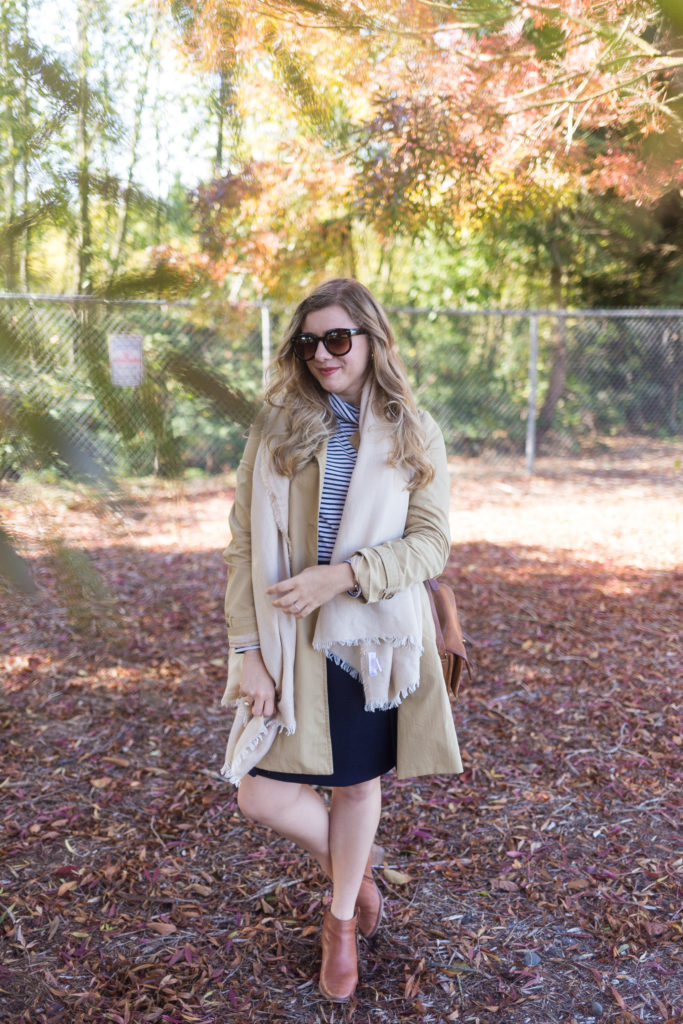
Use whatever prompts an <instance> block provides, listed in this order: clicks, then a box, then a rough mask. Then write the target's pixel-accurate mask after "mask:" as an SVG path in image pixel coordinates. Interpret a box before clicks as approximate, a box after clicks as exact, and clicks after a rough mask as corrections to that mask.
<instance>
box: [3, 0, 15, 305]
mask: <svg viewBox="0 0 683 1024" xmlns="http://www.w3.org/2000/svg"><path fill="white" fill-rule="evenodd" d="M3 6H4V5H3ZM3 15H4V17H3V28H2V41H1V43H0V45H1V46H2V76H3V78H4V81H5V83H6V84H7V83H9V82H11V81H12V80H13V74H14V72H13V71H12V69H11V68H10V63H11V61H10V19H9V14H8V12H6V11H3ZM5 119H6V123H7V150H8V157H7V163H6V165H5V173H4V181H3V183H2V184H3V193H4V195H3V219H4V222H5V229H6V230H7V229H9V230H7V234H6V239H5V253H4V259H3V260H2V262H3V263H4V270H5V288H6V289H7V291H9V292H13V291H15V290H16V287H17V254H16V244H15V237H14V230H13V229H14V217H15V212H16V195H17V160H16V132H15V124H16V115H15V110H14V103H13V97H12V92H11V90H10V89H9V88H8V89H7V91H6V93H5Z"/></svg>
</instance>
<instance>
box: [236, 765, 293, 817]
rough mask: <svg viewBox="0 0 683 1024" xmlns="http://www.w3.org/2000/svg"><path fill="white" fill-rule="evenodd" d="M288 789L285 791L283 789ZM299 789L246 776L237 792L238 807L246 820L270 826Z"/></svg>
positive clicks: (273, 781)
mask: <svg viewBox="0 0 683 1024" xmlns="http://www.w3.org/2000/svg"><path fill="white" fill-rule="evenodd" d="M285 786H286V787H287V788H286V789H283V787H285ZM296 788H297V787H296V786H292V785H291V784H289V785H287V784H286V783H278V782H277V781H275V780H274V779H267V778H266V777H265V776H262V775H246V776H245V777H244V778H243V779H242V782H241V783H240V787H239V789H238V790H237V805H238V807H239V809H240V811H241V812H242V814H243V815H244V817H245V818H249V820H250V821H256V822H258V823H259V824H261V825H269V824H270V823H271V822H272V821H273V820H274V818H275V817H276V816H277V812H278V811H279V812H281V811H282V809H283V808H284V807H286V806H287V805H288V804H289V803H290V802H291V801H292V800H294V799H295V798H296V794H295V793H294V792H288V790H290V789H291V790H292V791H293V790H295V789H296Z"/></svg>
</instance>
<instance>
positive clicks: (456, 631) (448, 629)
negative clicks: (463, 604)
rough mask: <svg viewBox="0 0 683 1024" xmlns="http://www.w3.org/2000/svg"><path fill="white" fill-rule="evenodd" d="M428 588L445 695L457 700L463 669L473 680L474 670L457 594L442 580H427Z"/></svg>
mask: <svg viewBox="0 0 683 1024" xmlns="http://www.w3.org/2000/svg"><path fill="white" fill-rule="evenodd" d="M425 587H426V588H427V594H428V596H429V604H430V606H431V609H432V618H433V619H434V628H435V630H436V646H437V649H438V651H439V657H440V658H441V668H442V669H443V678H444V682H445V683H446V691H447V693H448V696H449V697H450V699H451V700H455V698H456V697H457V696H458V690H459V689H460V679H461V677H462V672H463V669H464V668H466V669H467V674H468V676H469V678H470V679H472V669H471V667H470V662H469V658H468V657H467V651H466V650H465V641H464V639H463V635H462V628H461V626H460V619H459V618H458V608H457V605H456V603H455V594H454V593H453V591H452V589H451V587H450V586H449V584H448V583H447V581H446V580H445V579H444V578H443V577H441V578H440V579H431V580H425Z"/></svg>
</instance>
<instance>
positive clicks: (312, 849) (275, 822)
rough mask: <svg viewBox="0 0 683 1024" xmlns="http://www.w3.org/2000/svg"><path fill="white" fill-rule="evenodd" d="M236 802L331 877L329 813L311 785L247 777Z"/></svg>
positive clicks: (238, 792) (245, 811)
mask: <svg viewBox="0 0 683 1024" xmlns="http://www.w3.org/2000/svg"><path fill="white" fill-rule="evenodd" d="M237 803H238V804H239V808H240V810H241V811H242V813H243V814H244V815H245V816H246V817H247V818H252V819H253V820H254V821H258V822H259V824H261V825H267V826H268V827H269V828H272V829H274V830H275V832H277V833H278V835H281V836H282V837H283V838H285V839H291V840H292V842H294V843H296V845H297V846H300V847H301V848H302V849H304V850H307V851H308V853H310V854H311V855H312V856H313V857H315V859H316V860H317V861H318V863H319V864H320V867H321V868H322V869H323V871H324V872H325V874H327V875H331V874H332V865H331V861H330V835H329V832H330V814H329V811H328V809H327V804H326V803H325V801H324V800H323V798H322V797H321V796H320V794H319V793H318V792H316V790H314V789H312V788H311V786H306V785H302V784H301V783H298V782H282V781H281V780H280V779H269V778H267V777H266V776H265V775H246V776H245V777H244V778H243V779H242V781H241V783H240V787H239V789H238V791H237ZM368 849H369V848H368ZM365 858H366V860H367V853H366V855H365ZM363 863H365V862H363ZM361 874H362V872H361ZM358 884H359V885H360V879H359V883H358ZM351 914H353V910H352V911H351ZM349 916H351V915H349Z"/></svg>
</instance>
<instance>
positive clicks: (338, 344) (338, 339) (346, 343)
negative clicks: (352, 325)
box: [325, 329, 351, 356]
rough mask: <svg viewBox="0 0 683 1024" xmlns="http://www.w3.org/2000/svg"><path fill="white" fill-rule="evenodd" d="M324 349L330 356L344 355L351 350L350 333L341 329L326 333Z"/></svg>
mask: <svg viewBox="0 0 683 1024" xmlns="http://www.w3.org/2000/svg"><path fill="white" fill-rule="evenodd" d="M325 348H326V349H327V351H328V352H329V353H330V355H331V356H343V355H346V353H347V352H348V351H349V349H350V348H351V335H350V333H349V332H348V331H345V330H343V329H339V330H336V331H328V332H327V334H326V335H325Z"/></svg>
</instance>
